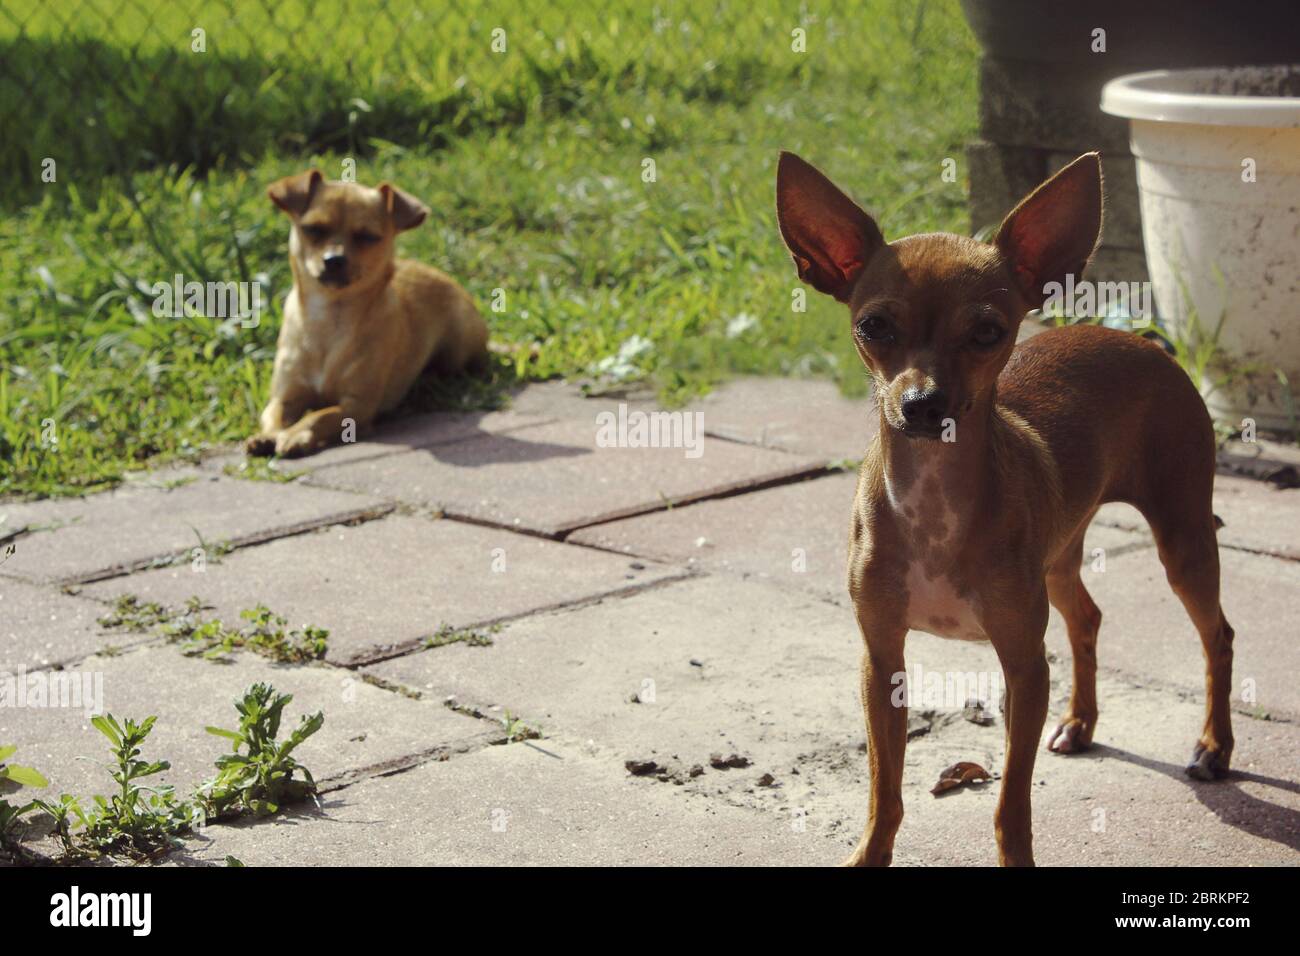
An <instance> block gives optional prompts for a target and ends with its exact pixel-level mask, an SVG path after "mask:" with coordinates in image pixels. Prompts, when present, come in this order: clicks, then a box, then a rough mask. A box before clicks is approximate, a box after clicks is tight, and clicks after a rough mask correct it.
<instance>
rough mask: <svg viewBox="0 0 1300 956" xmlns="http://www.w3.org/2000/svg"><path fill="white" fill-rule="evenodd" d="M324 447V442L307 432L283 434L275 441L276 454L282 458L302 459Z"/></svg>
mask: <svg viewBox="0 0 1300 956" xmlns="http://www.w3.org/2000/svg"><path fill="white" fill-rule="evenodd" d="M324 447H325V443H324V442H322V441H319V440H318V439H317V438H316V436H315V435H313V434H312V433H311V432H309V431H306V430H304V431H299V432H293V431H288V432H281V433H280V435H279V437H278V438H276V440H275V453H276V454H277V455H279V456H280V457H281V458H301V457H303V456H304V455H310V454H311V453H312V452H316V451H320V450H321V449H322V448H324Z"/></svg>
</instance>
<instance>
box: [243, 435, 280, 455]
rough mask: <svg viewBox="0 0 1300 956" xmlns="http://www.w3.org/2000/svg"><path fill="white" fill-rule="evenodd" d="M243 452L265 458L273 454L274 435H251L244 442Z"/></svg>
mask: <svg viewBox="0 0 1300 956" xmlns="http://www.w3.org/2000/svg"><path fill="white" fill-rule="evenodd" d="M244 453H245V454H246V455H252V456H254V457H257V458H266V457H269V456H270V455H274V454H275V436H274V435H251V436H249V438H248V440H247V441H245V442H244Z"/></svg>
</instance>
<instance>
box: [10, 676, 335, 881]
mask: <svg viewBox="0 0 1300 956" xmlns="http://www.w3.org/2000/svg"><path fill="white" fill-rule="evenodd" d="M291 700H293V697H292V695H290V694H280V693H277V692H276V690H275V688H274V687H273V686H272V685H270V684H262V683H258V684H254V685H253V686H252V687H250V688H249V689H248V690H246V691H245V692H244V694H243V696H242V697H241V698H240V699H238V700H236V701H235V709H236V710H238V712H239V715H240V719H239V728H238V729H237V730H223V729H221V728H218V727H208V728H206V730H207V731H208V733H211V734H215V735H217V736H221V737H225V738H227V739H229V740H231V741H233V743H234V747H233V751H232V752H231V753H228V754H223V755H222V756H221V757H219V758H217V761H216V767H217V773H216V776H215V777H213V779H212V780H209V781H208V782H207V783H205V784H203V786H201V787H200V788H199V789H198V790H196V791H195V793H194V794H193V796H192V798H191V799H189V800H179V799H177V797H176V794H175V788H173V787H171V786H159V787H150V786H146V785H144V784H142V783H141V782H140V781H142V780H145V779H146V778H148V777H152V776H154V775H155V774H159V773H162V772H163V771H165V770H168V769H170V767H171V765H170V764H169V763H168V762H167V761H166V760H157V761H146V760H141V759H140V754H141V751H142V748H143V746H144V744H145V742H146V740H147V738H148V737H149V734H150V732H151V731H152V730H153V726H154V722H155V720H156V719H157V718H156V717H148V718H146V719H145V720H143V721H141V722H140V723H138V724H137V723H136V722H135V721H134V720H131V719H129V718H128V719H127V720H125V721H121V722H119V721H118V720H117V719H116V718H115V717H113V716H112V715H111V714H105V715H103V716H97V717H92V718H91V723H92V724H93V725H94V727H95V729H96V730H98V731H99V732H100V733H101V734H103V735H104V736H105V737H106V738H108V740H109V743H110V744H111V745H112V753H113V757H114V760H115V767H114V769H113V770H112V774H111V775H112V778H113V780H114V782H115V783H117V785H118V790H117V792H116V793H114V794H112V795H111V796H107V797H106V796H101V795H96V796H94V797H93V798H92V801H93V804H94V805H93V806H91V807H89V809H88V808H87V806H86V805H84V804H83V801H82V800H80V799H78V798H77V797H75V796H71V795H69V794H66V793H65V794H61V795H60V796H59V799H58V800H57V801H51V800H32V801H31V802H29V803H27V804H25V805H21V806H17V807H15V806H12V805H11V804H10V803H9V802H8V801H7V800H0V851H2V852H0V857H9V858H11V859H13V860H15V861H16V862H21V863H30V862H34V861H37V860H39V857H34V856H33V855H32V854H31V853H30V852H28V851H26V850H24V849H23V848H22V847H21V846H20V845H19V838H18V836H17V831H18V827H17V824H18V818H19V817H21V816H23V815H24V814H26V813H28V812H30V811H31V810H33V809H39V810H41V811H43V812H44V814H45V816H46V817H47V818H48V819H49V821H50V824H51V829H52V831H53V833H54V835H55V836H56V837H57V838H58V840H59V843H60V844H61V846H62V849H63V854H64V856H63V858H62V861H64V862H67V861H70V860H75V859H78V858H83V857H92V856H100V855H105V854H107V855H114V856H116V855H121V856H125V857H128V858H130V859H133V860H136V861H140V860H149V859H154V858H156V857H158V856H160V855H162V854H163V853H165V852H167V851H168V850H170V849H172V848H174V847H176V846H178V845H179V844H180V838H181V837H182V836H184V835H185V834H187V833H189V832H191V831H193V830H194V829H195V828H196V827H198V826H201V825H204V824H206V823H207V822H210V821H212V822H215V821H218V820H222V819H228V818H231V817H237V816H240V815H243V814H245V813H251V814H253V815H255V816H267V815H271V814H275V813H278V812H279V811H280V809H281V808H283V807H284V806H285V805H286V804H288V803H292V802H295V801H299V800H303V799H306V798H309V797H310V798H311V799H313V800H315V798H316V782H315V779H314V778H313V777H312V775H311V771H310V770H308V769H307V768H306V767H305V766H303V765H302V764H301V763H299V762H298V760H297V759H296V758H295V757H294V756H293V751H294V750H295V749H296V748H297V747H298V746H299V745H300V744H302V742H303V741H305V740H306V739H307V738H308V737H310V736H311V735H312V734H314V733H316V731H318V730H319V729H320V728H321V726H322V725H323V724H324V722H325V715H324V714H323V713H322V712H320V711H317V712H316V713H315V714H312V715H310V716H304V717H303V718H302V722H301V723H300V724H299V726H298V728H297V729H296V730H294V731H293V733H291V734H290V735H289V737H288V739H287V740H284V741H280V740H277V739H276V738H277V737H278V735H279V731H280V720H281V715H282V713H283V711H284V708H285V705H287V704H288V703H289V702H290V701H291ZM16 749H17V748H16V747H12V746H0V782H5V781H8V782H11V783H16V784H19V785H20V786H29V787H45V786H48V785H49V781H47V780H46V779H45V777H43V776H42V775H41V774H39V773H37V772H36V771H35V770H33V769H31V768H30V767H20V766H17V765H13V764H5V763H4V760H5V759H6V758H7V757H9V756H10V755H12V754H13V753H14V752H15V751H16ZM241 750H242V752H241ZM318 806H319V804H318ZM76 828H80V829H79V831H78V832H74V830H75V829H76Z"/></svg>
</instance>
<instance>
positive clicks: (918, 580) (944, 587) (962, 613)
mask: <svg viewBox="0 0 1300 956" xmlns="http://www.w3.org/2000/svg"><path fill="white" fill-rule="evenodd" d="M907 626H908V627H910V628H912V629H913V630H915V631H925V632H926V633H927V634H934V635H935V636H937V637H951V638H956V639H957V640H962V641H987V640H988V635H987V634H986V633H985V632H984V627H983V625H981V624H980V619H979V615H978V613H977V612H976V607H975V600H974V595H969V594H967V595H962V594H959V593H958V591H957V588H956V587H955V586H954V585H953V583H952V581H950V580H949V579H948V578H947V577H945V576H943V575H936V576H935V577H929V576H927V575H926V573H925V568H924V567H922V566H921V563H920V562H919V561H913V562H912V563H911V564H909V565H908V568H907Z"/></svg>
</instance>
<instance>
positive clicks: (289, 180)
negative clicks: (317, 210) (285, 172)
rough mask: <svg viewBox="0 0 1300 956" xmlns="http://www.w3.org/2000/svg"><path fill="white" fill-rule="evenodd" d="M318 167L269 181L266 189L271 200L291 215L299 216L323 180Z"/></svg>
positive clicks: (305, 209)
mask: <svg viewBox="0 0 1300 956" xmlns="http://www.w3.org/2000/svg"><path fill="white" fill-rule="evenodd" d="M324 178H325V177H324V176H322V175H321V172H320V170H319V169H309V170H307V171H306V172H305V173H299V174H298V175H296V176H285V177H284V179H277V180H276V181H275V182H273V183H271V185H270V187H269V188H268V189H267V190H266V194H267V196H269V197H270V198H271V202H273V203H275V204H276V205H277V206H279V207H280V208H281V209H283V210H284V211H285V212H287V213H288V214H289V215H291V216H295V217H296V216H301V215H302V214H303V213H304V212H306V211H307V207H308V206H310V205H311V197H312V195H313V194H314V193H315V192H316V187H317V186H319V185H320V184H321V182H322V181H323V180H324Z"/></svg>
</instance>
